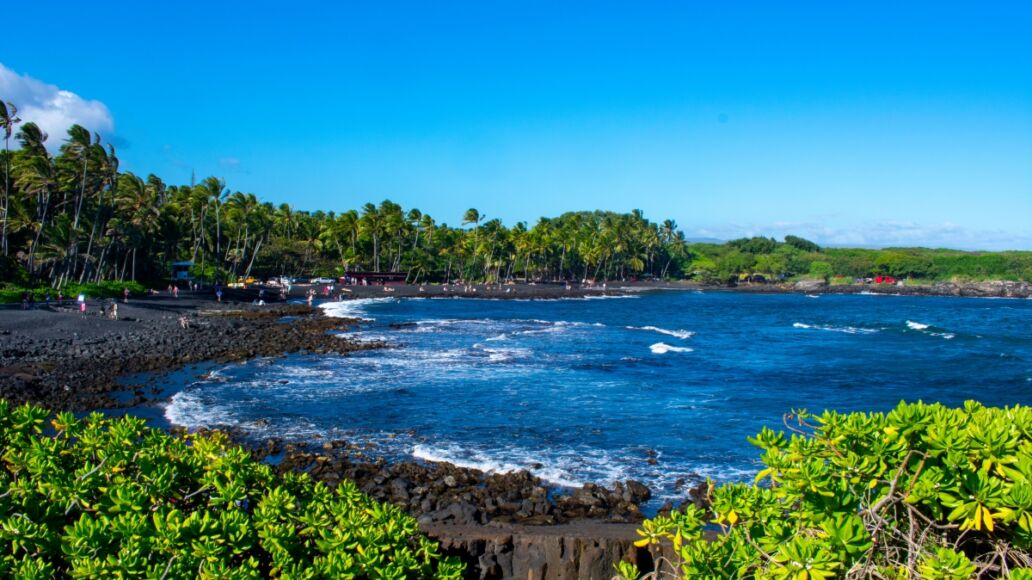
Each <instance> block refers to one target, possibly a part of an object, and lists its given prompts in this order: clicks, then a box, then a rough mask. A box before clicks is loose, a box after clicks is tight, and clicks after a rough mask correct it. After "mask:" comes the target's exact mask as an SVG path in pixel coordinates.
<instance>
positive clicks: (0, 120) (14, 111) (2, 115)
mask: <svg viewBox="0 0 1032 580" xmlns="http://www.w3.org/2000/svg"><path fill="white" fill-rule="evenodd" d="M20 122H21V119H19V118H18V107H15V106H14V103H10V102H8V103H4V101H2V100H0V129H2V130H3V132H4V198H3V204H2V205H3V207H2V208H0V211H2V212H3V217H2V218H0V219H2V221H3V235H2V237H0V240H2V242H0V245H2V246H3V252H4V255H5V256H6V255H7V220H8V215H7V213H8V207H9V204H10V199H11V134H12V133H13V132H14V126H15V125H16V124H18V123H20Z"/></svg>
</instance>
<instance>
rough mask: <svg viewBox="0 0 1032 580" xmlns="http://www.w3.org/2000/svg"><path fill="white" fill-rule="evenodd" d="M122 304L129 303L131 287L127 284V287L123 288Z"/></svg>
mask: <svg viewBox="0 0 1032 580" xmlns="http://www.w3.org/2000/svg"><path fill="white" fill-rule="evenodd" d="M122 304H129V287H128V286H126V287H125V289H124V290H122Z"/></svg>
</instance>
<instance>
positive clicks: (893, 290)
mask: <svg viewBox="0 0 1032 580" xmlns="http://www.w3.org/2000/svg"><path fill="white" fill-rule="evenodd" d="M698 288H699V289H704V290H726V291H735V292H749V293H757V294H785V293H791V294H877V295H884V296H941V297H958V298H1032V283H1030V282H1014V281H1006V280H994V281H989V282H964V283H958V282H939V283H936V284H921V285H907V284H902V285H898V284H828V283H826V282H824V281H823V280H802V281H800V282H797V283H795V284H741V285H739V286H733V287H727V286H699V287H698Z"/></svg>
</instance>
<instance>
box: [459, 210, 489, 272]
mask: <svg viewBox="0 0 1032 580" xmlns="http://www.w3.org/2000/svg"><path fill="white" fill-rule="evenodd" d="M485 217H486V216H483V215H480V212H479V211H477V210H476V208H472V207H471V208H469V209H467V210H466V213H464V214H463V215H462V225H464V226H465V225H469V224H473V252H472V253H473V263H472V264H470V266H469V274H468V275H467V276H466V277H467V278H470V277H472V275H473V271H474V270H475V269H476V267H477V249H478V247H479V242H478V231H479V229H480V220H482V219H484V218H485Z"/></svg>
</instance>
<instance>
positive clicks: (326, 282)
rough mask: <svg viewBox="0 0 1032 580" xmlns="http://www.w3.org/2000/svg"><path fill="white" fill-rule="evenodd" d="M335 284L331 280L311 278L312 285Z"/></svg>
mask: <svg viewBox="0 0 1032 580" xmlns="http://www.w3.org/2000/svg"><path fill="white" fill-rule="evenodd" d="M334 282H336V280H334V279H333V278H312V284H333V283H334Z"/></svg>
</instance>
